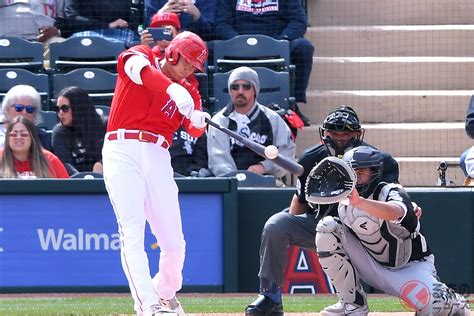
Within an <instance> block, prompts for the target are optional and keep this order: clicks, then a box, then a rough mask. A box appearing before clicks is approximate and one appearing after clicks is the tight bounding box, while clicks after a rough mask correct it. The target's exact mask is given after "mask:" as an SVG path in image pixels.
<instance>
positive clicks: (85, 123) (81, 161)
mask: <svg viewBox="0 0 474 316" xmlns="http://www.w3.org/2000/svg"><path fill="white" fill-rule="evenodd" d="M56 110H57V111H58V117H59V121H60V122H59V123H58V124H57V125H56V126H55V127H54V129H53V137H52V147H53V152H54V153H55V154H56V155H57V156H58V157H59V158H60V159H61V160H62V162H63V163H65V164H70V165H71V166H72V167H73V168H74V169H76V170H77V171H79V172H85V171H94V172H98V173H102V154H101V151H102V145H103V143H104V136H105V129H106V124H105V122H103V120H102V118H101V116H100V115H99V114H98V113H97V112H96V110H95V107H94V104H93V103H92V100H91V98H90V97H89V95H88V94H87V92H86V91H84V90H83V89H81V88H80V87H77V86H73V87H67V88H64V89H63V90H61V91H60V92H59V94H58V96H57V108H56ZM74 169H72V168H69V170H70V173H71V170H72V171H75V170H74Z"/></svg>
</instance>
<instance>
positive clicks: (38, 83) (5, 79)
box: [0, 68, 49, 109]
mask: <svg viewBox="0 0 474 316" xmlns="http://www.w3.org/2000/svg"><path fill="white" fill-rule="evenodd" d="M19 84H25V85H29V86H32V87H33V88H35V89H36V91H38V93H39V95H40V96H41V102H42V105H41V107H42V109H48V107H49V78H48V75H46V74H38V73H32V72H30V71H28V70H24V69H20V68H18V69H16V68H5V69H1V68H0V101H1V100H3V97H4V96H5V94H6V93H7V92H8V90H10V89H11V88H13V87H14V86H16V85H19Z"/></svg>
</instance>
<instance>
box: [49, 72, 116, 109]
mask: <svg viewBox="0 0 474 316" xmlns="http://www.w3.org/2000/svg"><path fill="white" fill-rule="evenodd" d="M116 81H117V74H116V73H110V72H108V71H106V70H103V69H99V68H81V69H75V70H73V71H71V72H68V73H66V74H60V73H59V74H56V73H55V74H53V95H54V97H55V98H56V97H57V95H58V93H59V92H60V91H61V90H62V89H64V88H66V87H70V86H79V87H81V88H82V89H84V90H85V91H87V93H89V96H90V97H91V98H92V100H93V102H94V104H97V105H110V102H111V100H112V97H113V95H114V89H115V83H116Z"/></svg>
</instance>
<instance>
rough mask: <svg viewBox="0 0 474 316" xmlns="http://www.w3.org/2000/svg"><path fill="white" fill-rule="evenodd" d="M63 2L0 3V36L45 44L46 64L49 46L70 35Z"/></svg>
mask: <svg viewBox="0 0 474 316" xmlns="http://www.w3.org/2000/svg"><path fill="white" fill-rule="evenodd" d="M63 6H64V3H63V2H62V1H3V2H2V4H0V36H16V37H20V38H23V39H26V40H28V41H38V42H40V43H43V44H44V48H45V50H44V59H45V60H48V61H49V48H48V47H49V44H51V43H56V42H62V41H64V40H65V39H64V37H67V36H68V35H69V33H68V30H67V27H66V21H65V19H64V11H63Z"/></svg>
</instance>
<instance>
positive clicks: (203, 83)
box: [194, 72, 209, 109]
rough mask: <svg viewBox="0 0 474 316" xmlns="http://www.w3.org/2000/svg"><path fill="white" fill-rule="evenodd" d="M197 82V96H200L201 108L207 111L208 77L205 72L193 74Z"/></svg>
mask: <svg viewBox="0 0 474 316" xmlns="http://www.w3.org/2000/svg"><path fill="white" fill-rule="evenodd" d="M194 77H196V79H197V81H198V82H199V94H201V100H202V106H203V107H204V108H205V109H209V85H208V80H207V78H208V75H207V73H205V72H196V73H194Z"/></svg>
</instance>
